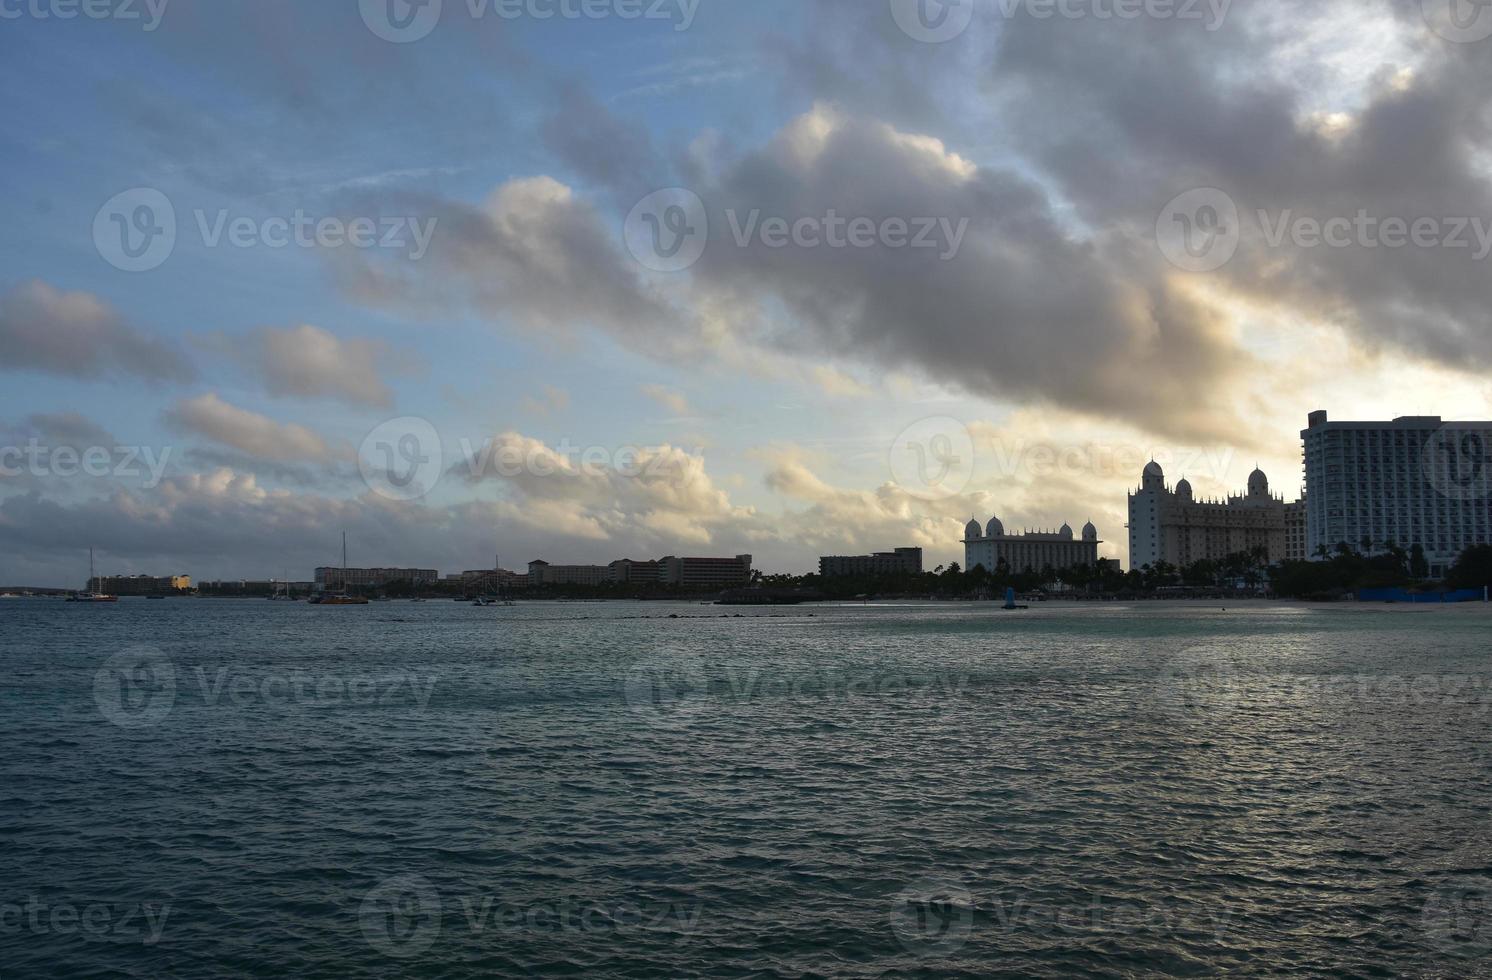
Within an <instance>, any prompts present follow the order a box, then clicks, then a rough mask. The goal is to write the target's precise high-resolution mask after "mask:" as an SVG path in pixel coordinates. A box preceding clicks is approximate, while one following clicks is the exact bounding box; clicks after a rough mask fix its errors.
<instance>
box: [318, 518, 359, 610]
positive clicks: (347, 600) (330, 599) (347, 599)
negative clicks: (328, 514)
mask: <svg viewBox="0 0 1492 980" xmlns="http://www.w3.org/2000/svg"><path fill="white" fill-rule="evenodd" d="M311 604H312V605H315V606H366V605H367V604H368V600H367V599H365V598H363V597H362V596H356V595H352V594H351V593H349V592H348V591H347V532H346V531H343V532H342V591H340V592H323V593H321V595H319V596H316V597H314V598H312V599H311Z"/></svg>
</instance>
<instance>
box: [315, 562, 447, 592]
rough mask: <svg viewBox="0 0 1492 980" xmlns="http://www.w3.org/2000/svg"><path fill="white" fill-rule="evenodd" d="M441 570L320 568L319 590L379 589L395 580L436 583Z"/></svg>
mask: <svg viewBox="0 0 1492 980" xmlns="http://www.w3.org/2000/svg"><path fill="white" fill-rule="evenodd" d="M439 581H440V572H438V571H436V570H435V569H433V568H318V569H316V588H317V590H318V591H332V592H341V591H344V590H347V589H379V588H383V587H384V586H386V585H393V584H394V583H395V582H400V583H404V584H407V585H435V584H436V583H437V582H439Z"/></svg>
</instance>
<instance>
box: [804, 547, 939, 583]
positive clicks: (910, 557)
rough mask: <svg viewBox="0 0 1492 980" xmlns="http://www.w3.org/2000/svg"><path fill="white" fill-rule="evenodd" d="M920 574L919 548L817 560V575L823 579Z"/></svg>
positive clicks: (920, 556)
mask: <svg viewBox="0 0 1492 980" xmlns="http://www.w3.org/2000/svg"><path fill="white" fill-rule="evenodd" d="M921 574H922V549H921V548H897V549H896V550H895V551H879V552H876V553H875V554H873V555H854V556H848V557H847V556H843V555H831V556H826V557H823V558H820V559H819V575H820V576H822V577H823V578H858V577H881V576H889V575H921Z"/></svg>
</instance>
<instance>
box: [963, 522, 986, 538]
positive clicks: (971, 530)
mask: <svg viewBox="0 0 1492 980" xmlns="http://www.w3.org/2000/svg"><path fill="white" fill-rule="evenodd" d="M964 537H966V538H968V539H969V540H970V541H977V540H979V539H980V538H982V537H984V529H983V528H981V527H980V526H979V522H978V521H977V520H971V521H970V522H969V523H968V524H967V525H966V526H965V527H964Z"/></svg>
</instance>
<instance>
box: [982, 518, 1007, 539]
mask: <svg viewBox="0 0 1492 980" xmlns="http://www.w3.org/2000/svg"><path fill="white" fill-rule="evenodd" d="M1004 535H1005V525H1004V524H1001V523H1000V519H999V518H998V517H991V518H990V519H989V530H988V531H987V532H986V534H985V537H989V538H999V537H1003V536H1004Z"/></svg>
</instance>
